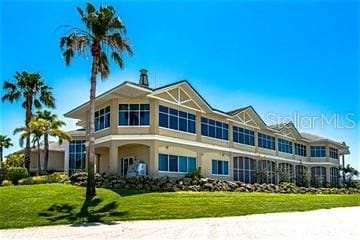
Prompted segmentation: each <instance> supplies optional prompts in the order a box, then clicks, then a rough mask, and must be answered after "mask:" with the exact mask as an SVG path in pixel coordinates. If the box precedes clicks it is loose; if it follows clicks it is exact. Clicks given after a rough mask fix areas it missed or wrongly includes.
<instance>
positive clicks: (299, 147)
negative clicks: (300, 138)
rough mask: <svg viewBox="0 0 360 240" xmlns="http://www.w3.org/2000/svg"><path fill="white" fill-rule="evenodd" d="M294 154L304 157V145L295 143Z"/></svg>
mask: <svg viewBox="0 0 360 240" xmlns="http://www.w3.org/2000/svg"><path fill="white" fill-rule="evenodd" d="M295 155H298V156H303V157H306V146H305V145H302V144H298V143H295Z"/></svg>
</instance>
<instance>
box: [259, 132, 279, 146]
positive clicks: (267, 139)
mask: <svg viewBox="0 0 360 240" xmlns="http://www.w3.org/2000/svg"><path fill="white" fill-rule="evenodd" d="M258 145H259V147H261V148H267V149H272V150H275V137H272V136H269V135H266V134H262V133H258Z"/></svg>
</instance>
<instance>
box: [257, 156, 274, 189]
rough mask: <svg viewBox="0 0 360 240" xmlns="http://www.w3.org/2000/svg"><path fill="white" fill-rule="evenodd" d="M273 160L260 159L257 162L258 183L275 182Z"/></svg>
mask: <svg viewBox="0 0 360 240" xmlns="http://www.w3.org/2000/svg"><path fill="white" fill-rule="evenodd" d="M275 172H276V171H275V162H272V161H268V160H261V161H260V163H259V171H258V178H259V179H258V180H259V183H272V184H275V181H276V175H275Z"/></svg>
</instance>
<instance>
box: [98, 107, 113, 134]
mask: <svg viewBox="0 0 360 240" xmlns="http://www.w3.org/2000/svg"><path fill="white" fill-rule="evenodd" d="M108 127H110V106H107V107H105V108H102V109H100V110H98V111H96V112H95V131H99V130H101V129H105V128H108Z"/></svg>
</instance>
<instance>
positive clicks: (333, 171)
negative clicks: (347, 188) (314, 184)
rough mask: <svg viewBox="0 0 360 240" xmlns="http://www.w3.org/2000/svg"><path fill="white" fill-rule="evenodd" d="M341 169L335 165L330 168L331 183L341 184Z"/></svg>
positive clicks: (334, 184)
mask: <svg viewBox="0 0 360 240" xmlns="http://www.w3.org/2000/svg"><path fill="white" fill-rule="evenodd" d="M339 177H340V174H339V169H338V168H335V167H331V168H330V183H331V185H333V186H338V185H339Z"/></svg>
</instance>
